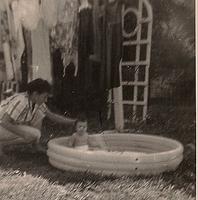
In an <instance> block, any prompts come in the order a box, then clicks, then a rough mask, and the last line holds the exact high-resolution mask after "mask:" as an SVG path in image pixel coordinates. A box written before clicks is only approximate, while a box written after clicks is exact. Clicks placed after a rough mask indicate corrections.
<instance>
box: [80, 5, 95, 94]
mask: <svg viewBox="0 0 198 200" xmlns="http://www.w3.org/2000/svg"><path fill="white" fill-rule="evenodd" d="M93 42H94V40H93V14H92V9H91V8H90V7H88V8H83V9H81V10H80V12H79V31H78V68H79V69H78V82H79V88H81V90H82V91H83V90H86V89H87V88H89V85H90V82H91V79H92V78H91V66H90V62H89V56H90V55H91V54H93Z"/></svg>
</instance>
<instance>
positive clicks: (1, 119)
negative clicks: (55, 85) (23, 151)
mask: <svg viewBox="0 0 198 200" xmlns="http://www.w3.org/2000/svg"><path fill="white" fill-rule="evenodd" d="M50 90H51V86H50V84H49V83H48V82H47V81H46V80H43V79H35V80H33V81H32V82H30V83H28V85H27V92H24V93H17V94H14V95H13V96H11V97H9V98H7V99H6V100H4V101H2V102H1V104H0V155H1V154H2V153H3V152H2V148H3V147H4V146H5V145H9V144H10V145H11V144H23V143H27V144H28V143H35V144H38V143H39V139H40V137H41V132H40V129H41V125H42V120H43V118H44V117H45V116H47V117H49V118H50V119H51V120H53V121H56V122H57V123H63V124H71V123H72V124H74V123H75V120H74V119H69V118H65V117H64V116H61V115H58V114H55V113H52V112H51V111H50V110H49V109H48V108H47V106H46V104H45V102H46V101H47V98H48V95H49V93H50Z"/></svg>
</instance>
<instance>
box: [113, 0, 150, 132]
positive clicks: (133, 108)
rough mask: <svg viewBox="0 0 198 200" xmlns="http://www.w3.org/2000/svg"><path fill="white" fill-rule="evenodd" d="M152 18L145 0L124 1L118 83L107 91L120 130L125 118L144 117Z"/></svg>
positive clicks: (129, 120) (136, 119)
mask: <svg viewBox="0 0 198 200" xmlns="http://www.w3.org/2000/svg"><path fill="white" fill-rule="evenodd" d="M130 19H131V24H132V25H131V28H128V29H130V30H129V31H128V30H127V26H126V24H127V23H128V24H130V23H129V20H130ZM134 19H135V20H134ZM126 20H128V22H127V23H126ZM152 21H153V16H152V7H151V5H150V4H149V2H148V1H147V0H139V1H137V5H134V6H129V7H126V6H125V5H123V8H122V34H123V44H122V46H123V52H124V53H123V58H122V60H121V62H120V80H121V86H120V87H118V88H114V89H113V91H111V94H110V101H111V102H112V103H113V104H114V116H115V126H116V129H119V130H122V129H123V128H124V125H125V124H126V123H128V122H133V123H135V122H137V121H139V120H145V119H146V115H147V107H148V86H149V66H150V54H151V35H152ZM134 24H135V25H134ZM129 27H130V26H129Z"/></svg>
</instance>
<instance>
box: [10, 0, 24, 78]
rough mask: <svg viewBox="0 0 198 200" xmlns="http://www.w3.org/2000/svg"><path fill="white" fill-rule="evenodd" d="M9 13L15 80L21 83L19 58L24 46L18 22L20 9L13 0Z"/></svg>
mask: <svg viewBox="0 0 198 200" xmlns="http://www.w3.org/2000/svg"><path fill="white" fill-rule="evenodd" d="M11 11H12V13H11V14H12V15H11V16H10V18H11V19H10V20H12V21H13V22H12V24H13V29H12V31H13V32H12V33H11V34H12V41H13V42H14V43H15V46H13V47H12V51H13V53H14V59H13V62H14V66H15V67H14V71H15V79H16V80H18V81H21V79H22V72H21V57H22V54H23V52H24V48H25V44H24V38H23V32H22V24H21V21H20V9H19V4H18V1H16V0H14V1H12V3H11Z"/></svg>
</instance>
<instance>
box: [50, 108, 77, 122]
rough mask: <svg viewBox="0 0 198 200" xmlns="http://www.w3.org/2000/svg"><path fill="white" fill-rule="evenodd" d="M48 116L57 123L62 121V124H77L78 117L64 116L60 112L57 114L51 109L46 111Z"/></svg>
mask: <svg viewBox="0 0 198 200" xmlns="http://www.w3.org/2000/svg"><path fill="white" fill-rule="evenodd" d="M46 116H47V117H49V118H50V119H51V120H52V121H56V122H57V123H61V124H73V125H74V124H75V122H76V119H71V118H67V117H64V116H62V115H59V114H55V113H53V112H51V111H49V110H47V111H46Z"/></svg>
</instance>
